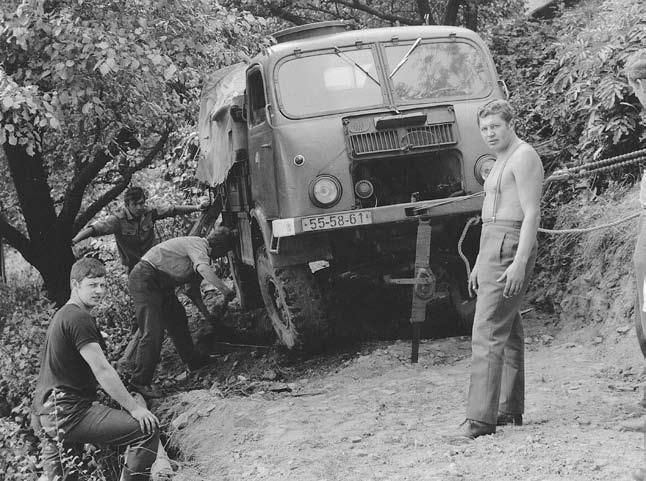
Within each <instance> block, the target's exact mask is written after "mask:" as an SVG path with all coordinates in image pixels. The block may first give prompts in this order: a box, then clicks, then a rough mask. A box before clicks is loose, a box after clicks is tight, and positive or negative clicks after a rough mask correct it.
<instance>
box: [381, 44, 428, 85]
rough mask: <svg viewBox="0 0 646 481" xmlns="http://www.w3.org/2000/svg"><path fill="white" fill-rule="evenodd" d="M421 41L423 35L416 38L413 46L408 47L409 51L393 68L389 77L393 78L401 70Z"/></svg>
mask: <svg viewBox="0 0 646 481" xmlns="http://www.w3.org/2000/svg"><path fill="white" fill-rule="evenodd" d="M421 42H422V37H420V38H418V39H417V40H415V43H414V44H413V45H412V46H411V48H409V49H408V52H406V55H404V56H403V57H402V59H401V60H400V61H399V63H398V64H397V66H396V67H395V68H394V69H393V71H392V72H390V75H389V76H388V78H393V75H395V74H396V73H397V70H399V69H400V68H401V67H402V65H404V64H405V63H406V61H407V60H408V57H410V54H411V53H413V50H415V49H416V48H417V47H418V45H419V44H420V43H421Z"/></svg>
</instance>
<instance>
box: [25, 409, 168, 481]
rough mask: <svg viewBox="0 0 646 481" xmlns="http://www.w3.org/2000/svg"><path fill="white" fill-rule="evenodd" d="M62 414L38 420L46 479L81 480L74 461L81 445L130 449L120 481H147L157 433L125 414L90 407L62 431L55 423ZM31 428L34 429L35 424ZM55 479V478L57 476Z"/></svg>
mask: <svg viewBox="0 0 646 481" xmlns="http://www.w3.org/2000/svg"><path fill="white" fill-rule="evenodd" d="M59 415H60V416H61V417H62V418H64V417H65V415H64V413H59V414H58V415H56V414H47V415H41V416H39V417H38V423H39V424H40V427H42V430H40V432H39V433H38V434H39V437H40V441H41V458H42V464H43V470H44V472H45V475H46V476H47V479H48V480H49V481H53V480H54V479H56V480H57V481H76V480H81V479H85V477H86V476H85V475H81V473H79V470H78V469H79V466H78V464H77V463H78V458H76V459H75V456H79V455H80V453H81V450H82V447H83V445H84V444H85V443H90V444H94V445H107V446H127V445H128V446H130V447H129V448H128V451H127V454H126V460H125V464H124V467H123V471H122V473H121V478H120V479H121V481H148V480H149V479H150V468H151V466H152V465H153V463H154V462H155V459H156V457H157V447H158V444H159V431H158V429H157V427H155V428H154V430H153V432H151V433H149V434H146V433H144V432H143V431H142V430H141V428H140V426H139V423H138V422H137V420H135V418H133V417H132V416H131V415H130V414H128V413H127V412H126V411H121V410H118V409H112V408H109V407H107V406H104V405H102V404H93V405H92V406H91V407H90V408H88V409H87V410H86V411H85V412H84V413H83V414H82V415H81V416H80V418H79V417H77V416H75V418H77V419H80V420H79V421H78V422H77V423H75V424H74V426H72V427H70V428H67V429H65V428H64V427H61V423H59V422H58V419H59V418H58V416H59ZM34 424H35V426H34V427H38V424H37V423H36V422H35V423H34ZM57 476H58V477H57Z"/></svg>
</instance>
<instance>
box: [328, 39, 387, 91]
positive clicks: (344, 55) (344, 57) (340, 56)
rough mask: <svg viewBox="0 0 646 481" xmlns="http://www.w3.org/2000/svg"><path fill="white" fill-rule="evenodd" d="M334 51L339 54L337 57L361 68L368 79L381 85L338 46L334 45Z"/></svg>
mask: <svg viewBox="0 0 646 481" xmlns="http://www.w3.org/2000/svg"><path fill="white" fill-rule="evenodd" d="M334 53H336V54H337V55H338V56H339V58H341V59H343V60H345V61H346V62H348V63H349V64H350V65H354V66H355V67H357V68H358V69H359V70H361V71H362V72H363V73H364V74H365V75H366V77H368V78H369V79H370V80H372V81H373V82H374V83H376V84H377V85H379V86H380V87H381V84H380V83H379V80H377V79H376V78H374V77H373V76H372V75H370V73H369V72H368V71H367V70H366V69H365V68H363V67H362V66H361V65H359V64H358V63H357V62H355V61H354V60H352V59H351V58H350V57H348V56H347V55H346V54H344V53H343V52H342V51H341V49H340V48H339V47H334Z"/></svg>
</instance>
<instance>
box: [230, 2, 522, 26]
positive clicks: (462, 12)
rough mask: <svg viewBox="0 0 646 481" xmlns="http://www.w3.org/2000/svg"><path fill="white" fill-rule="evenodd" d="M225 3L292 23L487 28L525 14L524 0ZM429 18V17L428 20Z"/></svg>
mask: <svg viewBox="0 0 646 481" xmlns="http://www.w3.org/2000/svg"><path fill="white" fill-rule="evenodd" d="M223 4H225V5H227V6H233V7H238V8H245V9H249V10H250V11H252V12H254V14H256V15H261V16H265V17H271V16H275V17H278V18H281V19H282V20H283V21H285V22H287V23H290V24H297V25H300V24H305V23H310V22H318V21H324V20H346V21H348V22H350V23H353V24H355V25H357V26H359V27H384V26H392V25H397V24H399V25H419V24H422V23H424V22H425V21H428V23H429V24H431V25H462V26H467V27H469V28H472V29H474V30H478V31H481V30H486V29H487V28H490V27H491V26H492V25H495V24H496V23H498V22H499V21H500V19H501V18H509V17H512V16H516V15H518V14H520V13H522V11H523V9H524V2H523V1H522V0H484V1H473V0H428V1H419V0H408V1H403V2H392V1H390V0H381V1H380V0H372V1H370V0H367V1H366V0H363V1H357V0H316V1H311V0H297V1H291V0H290V1H287V0H260V1H256V0H225V1H224V2H223ZM426 19H427V20H426Z"/></svg>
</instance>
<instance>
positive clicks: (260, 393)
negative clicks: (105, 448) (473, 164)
mask: <svg viewBox="0 0 646 481" xmlns="http://www.w3.org/2000/svg"><path fill="white" fill-rule="evenodd" d="M636 207H637V194H636V189H633V190H631V191H628V192H627V193H626V191H623V190H617V191H613V192H608V193H607V195H606V196H604V199H598V198H590V199H583V200H581V201H580V202H579V203H578V204H577V203H574V204H571V205H569V206H567V207H566V208H564V209H563V210H562V211H561V213H560V215H559V219H558V220H557V226H563V227H565V226H567V227H574V226H577V225H578V226H589V225H594V224H603V223H605V222H610V221H614V220H616V219H617V218H619V217H622V216H624V215H625V214H627V213H630V212H634V210H635V208H636ZM635 232H636V225H635V223H632V224H625V225H623V226H622V227H620V228H615V229H612V230H603V231H598V232H594V233H591V234H587V235H585V236H576V237H559V238H554V239H545V238H543V241H542V248H541V262H540V265H539V267H538V268H537V273H536V278H535V282H534V283H533V288H532V292H531V293H530V295H529V296H528V303H527V307H528V308H532V310H531V311H529V312H528V313H527V314H526V316H525V322H526V349H527V353H526V372H527V409H526V414H525V425H524V426H522V427H505V428H500V429H499V432H498V433H497V434H496V435H494V436H486V437H483V438H480V439H478V440H476V441H474V442H470V443H466V444H455V443H454V442H453V441H451V440H449V439H447V438H446V437H445V436H446V435H450V434H453V433H456V432H457V431H458V430H459V424H460V422H461V421H462V420H463V419H464V415H465V414H464V412H465V397H466V390H467V387H468V376H469V356H470V344H469V339H468V338H466V337H458V338H448V339H437V340H427V341H425V342H423V344H422V346H421V351H420V363H419V364H418V365H411V364H410V363H409V354H410V351H409V349H410V346H409V343H408V342H407V341H394V342H379V343H370V344H364V345H363V346H361V347H355V348H347V349H345V350H342V351H340V352H337V353H335V354H329V355H326V356H321V357H318V358H315V359H309V360H299V359H296V358H291V359H290V358H289V356H286V355H284V354H281V353H280V352H278V351H274V350H270V351H267V350H260V349H255V350H251V351H249V350H247V352H246V353H242V354H241V353H236V352H232V353H229V354H222V357H221V359H220V362H219V363H218V364H217V365H216V366H214V368H213V375H214V377H213V378H209V379H206V380H205V381H204V385H205V387H207V389H204V390H200V391H191V392H186V393H181V394H177V395H174V396H172V397H171V398H170V399H167V400H166V401H165V403H164V404H163V405H162V406H160V411H161V412H163V413H164V415H165V417H166V418H167V419H169V420H170V419H172V420H173V426H172V427H169V430H170V431H171V433H172V434H171V441H172V443H173V444H174V445H176V446H178V447H179V449H180V450H181V452H182V453H183V456H184V460H183V461H181V462H179V464H178V466H179V469H178V472H177V475H176V479H177V480H227V481H238V480H299V481H323V480H326V481H333V480H344V481H351V480H357V481H359V480H361V481H366V480H389V481H391V480H393V481H395V480H402V481H403V480H423V481H431V480H433V481H434V480H437V481H451V480H490V481H494V480H496V481H498V480H518V479H523V480H536V481H551V480H570V481H575V480H577V481H578V480H581V481H583V480H586V481H587V480H609V479H614V480H618V481H621V480H628V479H631V478H630V472H631V471H632V470H634V469H635V468H637V467H639V466H642V465H643V463H644V439H643V437H642V434H640V433H636V432H629V431H624V430H622V426H621V424H622V422H625V421H627V420H628V421H630V420H635V419H638V418H639V417H640V416H642V414H643V413H642V409H641V408H640V407H638V403H639V401H640V399H641V396H642V391H641V389H640V386H641V385H642V383H643V381H644V380H645V377H644V374H643V367H642V366H643V360H642V357H641V353H640V352H639V348H638V346H637V343H636V341H635V338H634V329H633V328H632V310H633V307H632V289H633V281H632V277H631V275H630V257H631V255H632V246H633V243H634V235H635ZM250 349H251V348H250ZM250 352H252V353H253V355H250ZM235 356H239V357H237V358H236V359H237V360H240V362H236V361H233V363H232V362H231V360H232V359H233V358H234V357H235ZM242 359H245V361H242ZM223 372H224V373H225V375H223ZM216 373H219V377H217V376H216ZM204 375H206V374H204ZM217 379H219V382H218V380H217Z"/></svg>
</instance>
